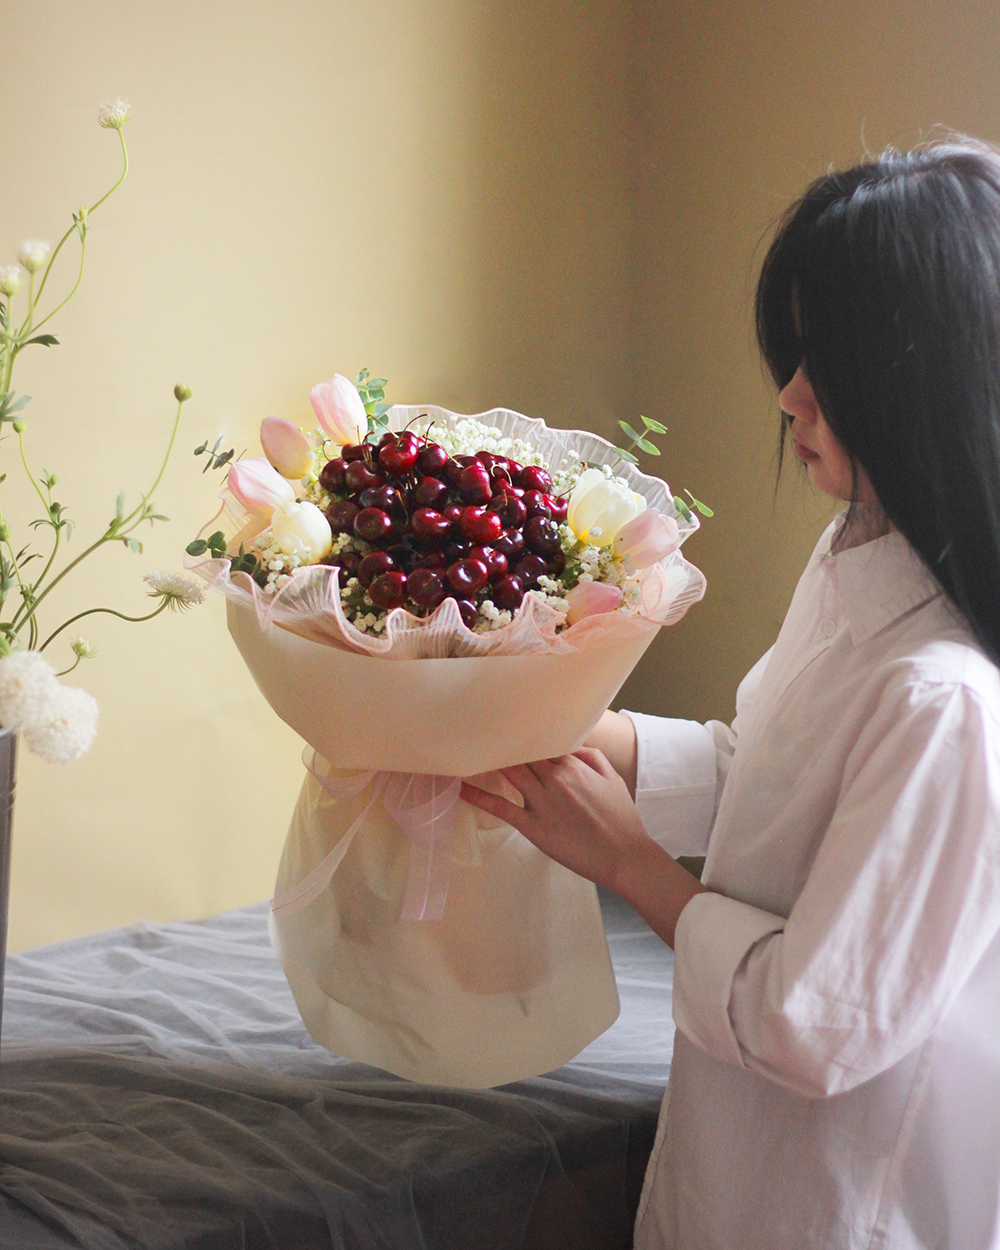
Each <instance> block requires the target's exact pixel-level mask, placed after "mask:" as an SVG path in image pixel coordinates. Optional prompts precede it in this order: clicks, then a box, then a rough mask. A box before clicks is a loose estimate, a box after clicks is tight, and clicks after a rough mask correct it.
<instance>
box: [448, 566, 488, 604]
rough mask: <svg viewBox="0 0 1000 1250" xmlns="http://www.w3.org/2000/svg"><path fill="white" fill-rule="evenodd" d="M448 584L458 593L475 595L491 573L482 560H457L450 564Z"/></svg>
mask: <svg viewBox="0 0 1000 1250" xmlns="http://www.w3.org/2000/svg"><path fill="white" fill-rule="evenodd" d="M446 576H447V578H448V584H449V586H451V588H452V590H454V591H455V592H456V593H457V594H460V595H465V596H468V595H474V594H476V592H477V591H480V590H482V588H483V587H484V586H485V585H486V583H487V582H488V581H489V573H488V572H487V570H486V565H485V564H484V563H483V562H482V560H471V559H465V560H456V561H455V563H454V564H449V565H448V571H447V574H446Z"/></svg>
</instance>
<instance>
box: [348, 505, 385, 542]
mask: <svg viewBox="0 0 1000 1250" xmlns="http://www.w3.org/2000/svg"><path fill="white" fill-rule="evenodd" d="M354 532H355V534H357V536H358V537H359V538H363V539H364V540H365V542H366V543H371V544H372V545H373V546H377V545H378V544H379V543H380V542H385V540H386V539H387V538H388V537H389V535H390V534H391V533H392V519H391V517H390V516H389V514H388V513H387V512H383V511H382V509H381V508H362V509H361V511H360V512H359V513H358V515H357V516H356V517H355V518H354Z"/></svg>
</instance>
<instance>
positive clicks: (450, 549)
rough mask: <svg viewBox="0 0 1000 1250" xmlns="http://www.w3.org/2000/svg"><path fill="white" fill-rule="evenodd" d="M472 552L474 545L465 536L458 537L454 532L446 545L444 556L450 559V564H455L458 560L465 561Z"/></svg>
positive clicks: (459, 535)
mask: <svg viewBox="0 0 1000 1250" xmlns="http://www.w3.org/2000/svg"><path fill="white" fill-rule="evenodd" d="M471 550H472V543H471V542H469V540H468V539H467V538H466V537H465V536H464V535H463V534H458V535H456V534H455V533H454V531H453V532H452V535H451V537H450V538H449V540H448V541H447V542H446V543H445V545H444V554H445V555H446V556H447V557H448V563H449V564H454V562H455V561H456V560H464V559H465V557H466V556H467V555H468V554H469V552H470V551H471Z"/></svg>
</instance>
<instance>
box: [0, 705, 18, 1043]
mask: <svg viewBox="0 0 1000 1250" xmlns="http://www.w3.org/2000/svg"><path fill="white" fill-rule="evenodd" d="M16 784H17V730H16V729H0V1031H2V1029H3V976H4V969H5V967H6V965H7V905H8V903H9V901H10V841H11V829H12V827H13V823H14V787H15V786H16Z"/></svg>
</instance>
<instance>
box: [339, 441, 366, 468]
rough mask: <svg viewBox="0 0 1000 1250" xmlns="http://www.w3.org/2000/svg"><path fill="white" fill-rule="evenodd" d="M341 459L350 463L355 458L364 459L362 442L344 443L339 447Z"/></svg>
mask: <svg viewBox="0 0 1000 1250" xmlns="http://www.w3.org/2000/svg"><path fill="white" fill-rule="evenodd" d="M340 458H341V460H344V461H346V462H347V463H348V464H351V463H352V462H353V461H355V460H364V458H365V447H364V444H363V443H345V444H344V446H343V447H341V449H340Z"/></svg>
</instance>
